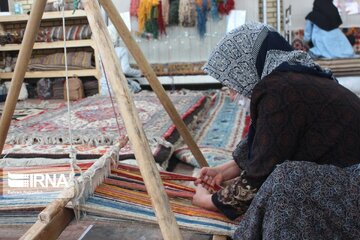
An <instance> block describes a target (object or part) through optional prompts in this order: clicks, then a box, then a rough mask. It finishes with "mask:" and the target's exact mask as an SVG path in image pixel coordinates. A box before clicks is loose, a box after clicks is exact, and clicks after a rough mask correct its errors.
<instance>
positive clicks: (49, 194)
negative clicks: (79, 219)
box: [0, 162, 93, 211]
mask: <svg viewBox="0 0 360 240" xmlns="http://www.w3.org/2000/svg"><path fill="white" fill-rule="evenodd" d="M92 164H93V163H92V162H90V163H83V164H78V166H79V167H80V168H81V170H82V171H85V170H86V169H88V168H89V167H90V166H91V165H92ZM70 172H71V171H70V165H69V164H62V165H46V166H33V167H8V168H1V171H0V178H1V182H0V184H1V185H0V189H1V194H0V210H1V211H13V210H18V211H19V210H34V209H41V208H44V207H46V205H47V204H49V203H50V202H51V201H52V200H54V199H55V198H56V197H57V196H58V194H59V192H60V191H61V190H62V189H63V188H64V187H65V182H66V181H68V180H69V176H70ZM77 173H79V172H77ZM60 176H61V177H65V179H64V178H60ZM46 178H47V180H46Z"/></svg>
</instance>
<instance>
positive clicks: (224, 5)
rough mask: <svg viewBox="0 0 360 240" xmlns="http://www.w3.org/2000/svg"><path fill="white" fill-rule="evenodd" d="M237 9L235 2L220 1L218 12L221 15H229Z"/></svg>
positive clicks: (230, 0)
mask: <svg viewBox="0 0 360 240" xmlns="http://www.w3.org/2000/svg"><path fill="white" fill-rule="evenodd" d="M234 7H235V3H234V0H218V11H219V13H220V14H222V15H224V14H226V15H227V14H229V12H230V11H231V10H233V9H234Z"/></svg>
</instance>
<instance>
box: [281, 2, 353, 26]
mask: <svg viewBox="0 0 360 240" xmlns="http://www.w3.org/2000/svg"><path fill="white" fill-rule="evenodd" d="M313 2H314V1H313V0H301V1H299V0H284V9H285V8H287V7H288V6H289V5H290V4H291V6H292V19H291V21H292V27H291V29H299V28H304V26H305V16H306V15H307V14H308V13H309V12H310V11H311V10H312V6H313ZM339 2H340V4H341V3H343V2H345V0H339ZM341 6H342V7H341V9H343V8H344V5H341ZM341 18H342V20H343V24H342V27H351V26H358V27H360V14H357V15H347V14H345V13H344V11H343V12H342V14H341Z"/></svg>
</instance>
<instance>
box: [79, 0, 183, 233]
mask: <svg viewBox="0 0 360 240" xmlns="http://www.w3.org/2000/svg"><path fill="white" fill-rule="evenodd" d="M82 3H83V4H84V8H85V11H86V13H87V17H88V21H89V24H90V28H91V30H92V32H93V38H94V41H95V43H96V46H97V48H98V53H99V54H100V57H101V59H102V61H103V63H104V70H105V73H106V75H107V76H108V79H109V81H110V83H111V86H112V88H113V91H114V96H115V98H116V101H117V106H118V108H119V111H120V113H121V116H122V118H123V121H124V124H125V127H126V131H127V133H128V136H129V140H130V142H131V144H132V147H133V149H134V153H135V157H136V160H137V162H138V164H139V168H140V172H141V175H142V176H143V178H144V183H145V186H146V189H147V192H148V193H149V195H150V197H151V201H152V205H153V207H154V210H155V214H156V217H157V220H158V222H159V226H160V230H161V232H162V235H163V237H164V239H168V240H170V239H171V240H173V239H182V237H181V234H180V230H179V227H178V225H177V223H176V220H175V216H174V214H173V213H172V211H171V208H170V203H169V199H168V197H167V195H166V194H165V190H164V186H163V184H162V181H161V178H160V174H159V171H158V170H157V168H156V164H155V160H154V157H153V155H152V153H151V150H150V146H149V143H148V140H147V138H146V136H145V132H144V130H143V128H142V125H141V122H140V119H139V116H138V113H137V109H136V107H135V104H134V101H133V98H132V96H131V94H130V91H129V89H128V86H127V80H126V78H125V76H124V74H123V73H122V71H121V67H120V63H119V60H118V59H117V56H116V54H115V49H114V47H113V45H112V41H111V39H110V35H109V32H108V31H107V28H106V26H105V23H104V21H103V19H102V17H101V14H100V6H99V4H98V2H97V1H94V0H85V1H84V0H83V1H82Z"/></svg>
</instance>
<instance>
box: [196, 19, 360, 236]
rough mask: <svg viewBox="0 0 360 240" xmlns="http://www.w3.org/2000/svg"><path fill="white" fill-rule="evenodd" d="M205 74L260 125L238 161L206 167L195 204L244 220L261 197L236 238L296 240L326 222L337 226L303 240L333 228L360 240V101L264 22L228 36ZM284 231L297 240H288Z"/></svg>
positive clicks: (246, 141) (253, 129) (253, 127)
mask: <svg viewBox="0 0 360 240" xmlns="http://www.w3.org/2000/svg"><path fill="white" fill-rule="evenodd" d="M203 70H204V71H205V72H206V73H207V74H209V75H210V76H212V77H214V78H215V79H217V80H218V81H220V82H221V83H222V84H223V85H225V86H227V87H228V88H230V92H231V97H232V98H233V97H234V95H235V94H242V95H244V96H246V97H249V98H250V100H251V102H250V116H251V121H252V123H251V126H250V129H249V134H248V136H247V138H246V139H244V140H243V141H241V142H240V143H239V144H238V146H237V147H236V149H235V150H234V152H233V158H234V161H230V162H228V163H225V164H223V165H220V166H217V167H212V168H208V167H207V168H202V169H201V171H200V176H199V178H198V179H197V181H196V182H195V183H196V184H197V189H196V194H195V195H194V198H193V203H194V204H195V205H198V206H202V207H204V208H207V209H211V210H218V211H221V212H222V213H223V214H224V215H226V216H227V217H228V218H230V219H236V218H237V217H239V216H240V215H242V214H243V213H244V212H246V211H247V208H248V206H249V205H250V203H251V202H252V201H253V203H251V207H250V210H251V211H250V210H249V211H248V212H247V213H246V215H245V217H244V218H243V219H242V220H241V223H240V230H238V231H237V232H236V233H237V235H236V236H237V237H239V238H244V239H254V238H257V237H259V236H261V234H265V231H267V230H269V231H270V232H267V233H266V234H267V235H268V239H284V238H285V239H289V238H290V239H291V234H297V233H300V232H302V230H303V229H301V227H303V228H304V229H307V228H311V226H314V222H316V223H318V222H317V221H319V219H318V218H322V219H329V222H326V221H325V220H324V221H325V222H324V221H322V222H321V224H318V225H316V226H315V227H316V228H315V229H312V230H314V231H313V232H311V231H309V232H308V233H304V236H305V237H304V238H308V239H311V237H314V236H315V235H316V234H320V233H322V232H324V231H326V230H328V229H327V228H328V227H329V228H331V229H332V230H331V231H329V234H331V233H334V234H335V235H334V236H340V237H339V238H340V239H341V238H343V237H344V236H345V235H342V234H343V233H344V232H346V234H348V235H346V236H359V233H360V227H359V224H360V222H359V221H358V220H356V219H359V218H360V211H359V209H358V208H359V205H358V200H357V199H358V196H359V194H360V177H359V173H360V164H359V163H360V148H359V142H360V99H359V98H358V97H357V96H356V95H355V94H354V93H352V92H351V91H349V90H348V89H346V88H344V87H343V86H341V85H340V84H338V82H337V81H336V79H334V78H333V76H332V74H331V72H328V71H325V70H323V69H321V68H320V67H319V66H318V65H317V64H316V63H314V61H313V60H312V59H311V57H310V56H309V55H308V54H307V53H306V52H303V51H295V50H293V49H292V48H291V46H290V45H289V44H288V43H287V42H286V40H285V39H284V38H283V37H282V36H281V35H280V34H279V33H277V32H275V31H274V30H273V29H272V28H271V27H269V26H267V25H264V24H260V23H249V24H245V25H243V26H241V27H239V28H237V29H234V30H233V31H231V32H229V33H228V34H227V35H226V36H225V37H224V38H223V39H222V40H221V41H220V42H219V43H218V45H217V46H216V47H215V49H214V50H213V52H212V53H211V55H210V58H209V60H208V62H207V63H206V64H205V66H204V68H203ZM239 107H240V106H239ZM224 137H226V136H224ZM354 166H355V167H354ZM356 169H358V171H357V172H356V171H355V170H356ZM275 170H276V171H275ZM273 172H274V173H273ZM350 176H352V177H350ZM227 180H232V182H231V183H230V184H228V185H227V186H225V187H224V188H222V189H221V190H218V191H216V192H211V191H212V190H211V187H208V186H209V185H210V186H215V184H217V185H221V184H222V183H223V182H224V181H227ZM204 183H205V184H204ZM302 183H304V186H302ZM301 187H303V189H302V188H301ZM349 187H351V190H350V191H349ZM272 194H275V195H272ZM310 198H311V199H310ZM253 199H254V200H253ZM344 199H346V201H342V202H341V200H344ZM317 201H319V202H317ZM334 203H336V204H334ZM317 207H319V208H320V209H316V208H317ZM306 208H307V209H308V210H310V211H307V210H304V209H306ZM314 208H315V209H314ZM290 209H293V210H294V209H300V210H299V211H298V212H296V211H289V210H290ZM339 209H342V210H341V211H340V213H339ZM349 209H353V210H354V211H353V212H352V213H351V214H350V213H349V212H348V211H349ZM312 212H314V214H316V216H312V215H311V214H312ZM332 214H334V215H332ZM341 216H343V217H341ZM265 217H266V220H265V221H262V219H264V218H265ZM337 218H341V219H337ZM354 219H355V220H356V221H355V220H354ZM264 222H267V225H266V224H265V225H264V224H263V223H264ZM319 222H320V221H319ZM332 222H334V223H332ZM298 223H299V224H298ZM300 223H301V224H300ZM280 224H281V226H280ZM287 224H288V225H287ZM296 224H298V226H297V225H296ZM332 224H335V225H336V226H332ZM338 226H346V227H344V228H343V229H339V228H338ZM354 226H356V227H354ZM264 227H266V229H264ZM299 227H300V229H299ZM345 230H346V231H345ZM242 232H244V233H245V232H246V235H242ZM284 232H286V234H287V233H289V235H286V234H285V235H284V236H281V234H284ZM254 234H255V235H254ZM256 234H257V235H256ZM259 234H260V235H259ZM308 234H309V235H308ZM356 234H357V235H356ZM243 236H249V237H248V238H247V237H243ZM254 236H255V237H254ZM256 236H257V237H256ZM324 236H325V235H324Z"/></svg>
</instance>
